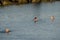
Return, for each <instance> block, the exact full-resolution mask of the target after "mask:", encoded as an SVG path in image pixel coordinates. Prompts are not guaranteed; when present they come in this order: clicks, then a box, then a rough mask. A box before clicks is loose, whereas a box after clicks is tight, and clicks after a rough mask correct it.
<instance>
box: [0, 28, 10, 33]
mask: <svg viewBox="0 0 60 40" xmlns="http://www.w3.org/2000/svg"><path fill="white" fill-rule="evenodd" d="M9 32H11V31H10V30H9V29H8V28H6V29H5V30H1V31H0V33H9Z"/></svg>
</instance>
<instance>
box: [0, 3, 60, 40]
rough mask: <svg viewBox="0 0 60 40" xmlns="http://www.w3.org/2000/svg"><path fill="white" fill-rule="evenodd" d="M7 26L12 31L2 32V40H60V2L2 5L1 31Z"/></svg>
mask: <svg viewBox="0 0 60 40" xmlns="http://www.w3.org/2000/svg"><path fill="white" fill-rule="evenodd" d="M52 15H53V16H55V21H54V22H53V23H51V20H50V16H52ZM35 16H37V17H38V19H39V20H38V22H37V23H34V21H33V18H34V17H35ZM5 28H9V29H10V30H11V31H12V32H10V33H9V34H8V33H1V32H0V40H60V2H54V3H41V4H26V5H19V6H16V5H13V6H5V7H0V31H2V30H4V29H5Z"/></svg>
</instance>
